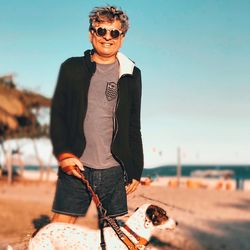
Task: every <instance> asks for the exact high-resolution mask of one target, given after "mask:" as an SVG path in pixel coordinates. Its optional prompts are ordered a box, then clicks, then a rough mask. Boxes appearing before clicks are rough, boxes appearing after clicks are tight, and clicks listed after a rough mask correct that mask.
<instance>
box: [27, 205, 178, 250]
mask: <svg viewBox="0 0 250 250" xmlns="http://www.w3.org/2000/svg"><path fill="white" fill-rule="evenodd" d="M176 225H177V223H176V222H175V221H174V220H173V219H172V218H169V217H168V215H167V213H166V211H165V210H164V209H162V208H160V207H158V206H156V205H151V204H144V205H142V206H141V207H139V208H138V209H137V210H135V212H134V213H133V214H132V216H130V217H129V219H128V220H127V222H126V224H125V225H124V226H121V228H120V229H121V231H122V232H123V233H124V234H125V235H126V236H127V237H128V238H129V239H130V240H131V241H132V242H133V243H134V244H135V245H137V247H138V249H145V245H146V243H147V242H148V241H149V239H150V237H151V235H152V233H153V231H154V229H157V228H158V229H167V230H173V229H174V228H175V227H176ZM127 228H130V230H128V229H127ZM134 232H136V235H135V234H134ZM136 236H140V237H141V238H143V239H144V241H143V244H141V243H139V242H138V238H137V237H136ZM104 238H105V243H106V249H107V250H116V249H117V250H118V249H119V250H123V249H124V250H127V249H128V247H127V246H126V245H125V244H124V243H123V242H122V241H121V240H120V239H119V238H118V236H117V234H116V233H115V231H114V230H113V229H112V227H105V228H104ZM100 241H101V240H100V232H99V230H94V229H89V228H85V227H83V226H81V225H76V224H68V223H62V222H54V223H50V224H48V225H46V226H45V227H43V228H42V229H41V230H40V231H39V232H38V233H37V234H36V235H35V237H34V238H31V239H30V242H29V247H28V249H29V250H59V249H60V250H64V249H65V250H73V249H74V250H78V249H79V250H97V249H100Z"/></svg>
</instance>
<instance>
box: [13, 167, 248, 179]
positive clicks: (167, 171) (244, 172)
mask: <svg viewBox="0 0 250 250" xmlns="http://www.w3.org/2000/svg"><path fill="white" fill-rule="evenodd" d="M17 169H18V168H17V167H15V166H14V172H15V170H17ZM52 169H53V170H54V171H57V166H52ZM24 170H27V171H39V167H38V166H25V167H24ZM176 170H177V168H176V166H175V165H167V166H161V167H155V168H144V170H143V173H142V176H144V177H146V176H150V177H151V178H156V177H158V176H176ZM195 170H232V171H233V172H234V175H233V176H232V178H233V179H250V165H199V166H198V165H183V166H182V170H181V175H182V176H185V177H187V176H191V173H192V172H193V171H195Z"/></svg>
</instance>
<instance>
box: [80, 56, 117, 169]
mask: <svg viewBox="0 0 250 250" xmlns="http://www.w3.org/2000/svg"><path fill="white" fill-rule="evenodd" d="M118 78H119V63H118V61H117V60H116V62H115V63H112V64H98V63H97V64H96V72H95V74H94V75H93V77H92V78H91V82H90V86H89V92H88V107H87V113H86V117H85V120H84V124H83V129H84V134H85V138H86V147H85V149H84V152H83V154H82V156H81V158H80V159H81V162H82V163H83V165H84V166H88V167H91V168H96V169H105V168H110V167H114V166H118V165H119V163H118V162H117V161H116V160H115V159H114V158H113V156H112V154H111V142H112V135H113V117H114V111H115V106H116V101H117V82H118Z"/></svg>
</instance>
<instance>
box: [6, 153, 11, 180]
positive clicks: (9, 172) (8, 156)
mask: <svg viewBox="0 0 250 250" xmlns="http://www.w3.org/2000/svg"><path fill="white" fill-rule="evenodd" d="M6 168H7V171H8V184H11V183H12V154H11V150H10V149H9V150H8V152H7V157H6Z"/></svg>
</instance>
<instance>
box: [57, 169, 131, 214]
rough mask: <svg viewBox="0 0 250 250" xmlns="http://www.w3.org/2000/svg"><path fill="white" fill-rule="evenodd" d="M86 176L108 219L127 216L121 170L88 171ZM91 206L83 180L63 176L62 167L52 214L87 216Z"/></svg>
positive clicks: (85, 172)
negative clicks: (109, 217)
mask: <svg viewBox="0 0 250 250" xmlns="http://www.w3.org/2000/svg"><path fill="white" fill-rule="evenodd" d="M83 174H84V176H85V178H86V179H87V180H88V181H89V183H90V185H91V187H92V189H93V190H94V192H95V193H96V194H97V195H98V197H99V199H100V201H101V203H102V205H103V207H104V208H105V209H106V210H107V215H109V216H112V217H116V216H121V215H124V214H126V213H127V210H128V209H127V195H126V191H125V182H124V174H123V169H122V167H121V166H116V167H112V168H108V169H93V168H88V167H85V171H84V172H83ZM90 202H91V194H90V192H89V191H88V189H87V187H86V185H85V184H84V183H83V182H82V180H81V179H79V178H77V177H74V176H72V175H68V174H66V173H64V172H63V171H62V170H61V168H60V167H59V170H58V180H57V186H56V193H55V198H54V202H53V206H52V212H55V213H61V214H67V215H72V216H84V215H85V214H86V212H87V210H88V207H89V205H90Z"/></svg>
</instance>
